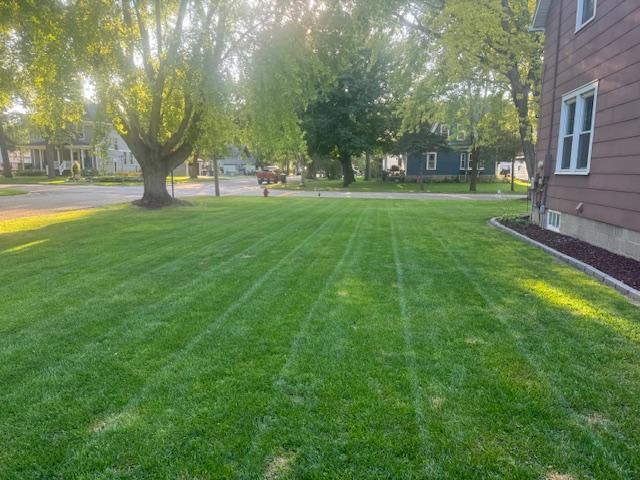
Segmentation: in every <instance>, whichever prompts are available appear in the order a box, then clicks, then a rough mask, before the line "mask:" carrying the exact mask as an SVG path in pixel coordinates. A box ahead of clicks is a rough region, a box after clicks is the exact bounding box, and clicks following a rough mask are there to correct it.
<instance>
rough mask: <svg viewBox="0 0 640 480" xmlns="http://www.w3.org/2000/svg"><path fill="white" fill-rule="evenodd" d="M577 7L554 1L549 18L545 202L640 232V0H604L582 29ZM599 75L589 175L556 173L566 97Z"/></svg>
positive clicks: (541, 148) (543, 119)
mask: <svg viewBox="0 0 640 480" xmlns="http://www.w3.org/2000/svg"><path fill="white" fill-rule="evenodd" d="M560 8H562V15H560ZM576 8H577V1H576V0H555V1H553V2H552V4H551V8H550V10H549V15H548V17H547V26H546V40H545V52H546V55H545V71H544V75H543V84H542V102H541V116H540V131H539V140H538V147H537V150H536V151H537V161H538V162H543V161H544V160H545V157H546V155H547V152H549V153H550V154H551V158H552V165H551V169H550V172H551V173H550V178H549V185H548V189H547V198H546V208H548V209H552V210H557V211H560V212H564V213H567V214H571V215H577V216H579V217H583V218H587V219H590V220H595V221H599V222H603V223H607V224H610V225H615V226H618V227H622V228H625V229H630V230H634V231H640V28H638V25H640V2H638V1H637V0H598V3H597V11H596V17H595V19H594V20H593V21H592V22H591V23H589V24H587V25H586V26H584V27H583V28H582V29H581V30H579V31H578V32H576V31H575V27H576ZM560 18H562V20H561V23H560V37H559V51H558V59H559V62H558V71H557V72H555V71H554V67H555V63H556V62H555V56H556V47H557V40H558V23H559V19H560ZM556 77H557V78H556ZM554 78H555V82H556V84H555V87H556V88H555V95H554ZM594 81H598V82H599V83H598V97H597V102H596V112H595V126H594V134H593V147H592V157H591V164H590V171H589V174H588V175H557V174H555V173H554V172H555V162H556V155H557V147H558V134H559V129H560V116H561V106H562V97H563V95H565V94H567V93H569V92H571V91H572V90H575V89H577V88H579V87H582V86H584V85H586V84H588V83H591V82H594ZM552 117H553V123H551V122H552ZM580 204H582V209H581V210H580V211H578V210H579V209H578V206H579V205H580Z"/></svg>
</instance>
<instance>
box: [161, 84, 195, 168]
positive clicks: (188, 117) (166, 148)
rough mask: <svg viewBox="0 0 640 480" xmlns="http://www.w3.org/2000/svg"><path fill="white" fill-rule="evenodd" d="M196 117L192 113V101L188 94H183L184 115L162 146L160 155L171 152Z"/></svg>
mask: <svg viewBox="0 0 640 480" xmlns="http://www.w3.org/2000/svg"><path fill="white" fill-rule="evenodd" d="M197 118H198V117H196V116H195V115H194V109H193V102H192V101H191V99H190V98H189V96H187V95H185V98H184V116H183V117H182V121H181V122H180V125H179V126H178V129H177V130H176V131H175V132H174V133H173V135H171V137H170V138H169V140H167V142H166V143H165V144H164V145H163V146H162V151H161V153H160V154H161V156H169V155H171V154H172V150H173V149H174V148H175V147H176V146H177V145H178V144H179V143H180V141H182V140H183V138H184V136H185V134H186V133H187V129H188V128H189V126H190V125H191V124H192V123H193V121H194V120H197Z"/></svg>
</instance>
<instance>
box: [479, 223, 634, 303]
mask: <svg viewBox="0 0 640 480" xmlns="http://www.w3.org/2000/svg"><path fill="white" fill-rule="evenodd" d="M488 223H489V225H491V226H492V227H494V228H497V229H498V230H502V231H503V232H506V233H509V234H511V235H513V236H514V237H516V238H518V239H520V240H523V241H524V242H526V243H528V244H530V245H533V246H534V247H538V248H540V249H542V250H544V251H545V252H547V253H550V254H551V255H553V256H554V257H556V258H558V259H559V260H562V261H563V262H565V263H567V264H569V265H571V266H572V267H574V268H577V269H578V270H581V271H582V272H584V273H586V274H587V275H589V276H590V277H593V278H595V279H597V280H599V281H600V282H602V283H604V284H605V285H607V286H609V287H612V288H614V289H615V290H617V291H618V292H619V293H621V294H623V295H624V296H626V297H628V298H630V299H631V300H633V301H634V303H636V304H637V305H640V291H639V290H636V289H635V288H633V287H630V286H629V285H627V284H625V283H623V282H621V281H620V280H618V279H616V278H614V277H612V276H611V275H609V274H608V273H604V272H603V271H602V270H598V269H597V268H595V267H592V266H591V265H589V264H587V263H584V262H582V261H580V260H578V259H576V258H573V257H572V256H570V255H567V254H566V253H562V252H560V251H558V250H556V249H555V248H551V247H549V246H548V245H545V244H543V243H540V242H538V241H537V240H534V239H532V238H529V237H527V236H526V235H523V234H521V233H520V232H516V231H515V230H512V229H511V228H509V227H507V226H505V225H503V224H501V223H500V222H499V221H498V217H493V218H491V219H489V221H488Z"/></svg>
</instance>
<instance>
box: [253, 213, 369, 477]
mask: <svg viewBox="0 0 640 480" xmlns="http://www.w3.org/2000/svg"><path fill="white" fill-rule="evenodd" d="M366 213H367V208H363V210H362V213H361V214H360V216H359V218H358V221H357V223H356V224H355V226H354V227H353V231H352V233H351V235H350V236H349V240H348V241H347V244H346V246H345V247H344V251H343V253H342V255H341V256H340V259H339V260H338V262H337V263H336V265H335V267H334V268H333V270H332V271H331V273H330V274H329V275H328V276H327V277H326V279H325V280H324V282H323V283H322V286H321V287H320V288H319V289H318V295H317V297H316V298H315V300H314V301H313V302H312V303H311V307H310V308H309V311H308V312H307V314H306V315H305V316H304V318H303V320H302V322H301V323H300V325H299V327H298V330H297V332H296V334H295V335H294V337H293V339H292V341H291V345H290V346H289V351H288V352H287V355H286V358H285V362H284V364H283V365H282V368H281V369H280V371H279V372H278V375H277V376H276V377H275V379H274V381H273V385H272V390H273V391H274V393H273V400H272V401H271V402H270V404H269V406H268V408H267V412H266V413H265V414H264V415H263V420H262V421H260V422H259V424H258V428H257V430H256V431H255V432H254V434H253V440H252V441H251V445H250V447H249V450H248V452H247V455H246V459H245V462H244V463H243V472H244V473H243V475H242V476H243V477H246V478H251V477H252V476H259V473H260V471H264V468H263V463H264V459H263V458H261V456H257V453H258V452H261V450H262V448H263V445H262V442H263V438H264V436H265V434H266V433H267V432H268V430H269V429H270V428H271V426H272V425H271V421H272V420H273V418H274V417H273V413H272V410H273V409H274V407H275V402H276V398H277V397H279V396H281V395H283V392H282V390H283V388H284V387H285V384H286V380H287V377H288V375H289V370H290V368H291V365H292V364H293V363H294V362H295V361H296V359H297V357H298V352H299V349H300V343H301V341H302V339H303V338H304V337H306V336H307V334H308V332H307V330H308V327H309V322H310V321H311V320H312V319H313V318H314V316H316V315H317V314H318V309H319V308H320V307H321V305H322V303H323V302H324V297H325V295H326V294H327V293H328V291H329V289H330V288H333V286H334V285H333V283H334V282H335V279H336V276H337V275H338V274H339V273H340V272H341V270H342V268H344V266H345V261H347V260H349V263H350V262H351V261H352V259H353V258H355V252H354V240H355V238H356V237H357V235H358V233H359V232H360V227H361V225H362V221H363V219H364V218H365V215H366ZM360 248H362V247H361V246H360ZM256 457H257V458H256ZM256 466H258V468H259V470H258V471H255V467H256ZM247 470H249V472H247Z"/></svg>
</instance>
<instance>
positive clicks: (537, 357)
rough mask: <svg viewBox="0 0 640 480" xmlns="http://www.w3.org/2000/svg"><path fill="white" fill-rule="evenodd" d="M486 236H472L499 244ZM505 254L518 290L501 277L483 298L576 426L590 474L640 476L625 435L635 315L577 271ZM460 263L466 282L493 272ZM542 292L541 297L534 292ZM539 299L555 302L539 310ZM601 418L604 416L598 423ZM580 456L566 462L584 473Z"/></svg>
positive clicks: (489, 283) (636, 403) (485, 265)
mask: <svg viewBox="0 0 640 480" xmlns="http://www.w3.org/2000/svg"><path fill="white" fill-rule="evenodd" d="M459 228H460V230H465V229H467V230H468V229H469V227H468V226H462V225H461V226H460V227H459ZM486 233H487V234H488V235H486V234H485V235H482V233H481V232H478V231H476V233H475V236H477V237H478V240H479V241H481V242H487V243H490V242H491V241H492V237H494V236H495V237H498V238H500V233H499V232H496V231H494V230H489V229H487V232H486ZM441 241H444V239H442V238H441ZM456 242H457V240H454V241H453V242H451V241H450V240H449V241H448V244H449V246H450V247H451V246H452V243H453V244H455V243H456ZM510 247H511V248H510ZM454 248H455V247H454ZM507 249H509V250H512V251H513V253H511V254H510V255H508V258H510V259H518V261H519V262H520V263H519V264H516V263H515V262H514V271H515V272H519V273H520V274H519V275H518V274H516V275H514V277H513V278H514V280H515V284H514V282H511V284H509V283H505V282H504V281H501V280H502V278H501V277H500V276H499V275H489V276H487V278H486V279H485V281H484V282H483V283H482V286H483V292H484V296H485V297H487V296H489V297H490V298H491V299H492V305H493V307H494V309H495V311H496V315H497V316H498V317H499V318H501V319H503V321H504V323H505V324H506V325H507V326H508V328H509V330H510V331H511V332H512V334H513V335H515V337H516V340H517V346H518V348H519V349H520V350H521V351H523V352H524V354H526V358H528V359H530V361H533V362H534V364H535V367H534V368H535V370H536V371H537V372H540V373H541V374H542V375H543V378H544V380H545V381H546V382H547V383H548V384H549V385H550V386H551V388H552V390H551V391H552V392H555V394H556V395H560V398H559V399H558V400H554V403H557V402H559V405H560V406H561V407H562V408H564V409H565V410H566V416H567V419H566V422H567V423H568V424H569V425H570V426H571V427H573V426H577V428H575V429H573V430H575V432H576V433H575V436H576V437H577V439H576V440H574V441H576V442H580V443H584V444H585V445H587V446H588V445H592V447H591V448H590V450H589V451H588V456H589V458H590V465H589V467H590V468H593V469H595V471H596V472H597V474H598V475H600V476H607V477H612V478H628V477H629V476H630V475H631V476H632V473H631V472H634V471H637V470H638V468H640V457H638V455H636V453H637V450H636V448H635V445H637V444H638V441H640V436H639V435H638V432H635V434H632V435H631V436H629V434H625V433H623V432H624V431H625V430H626V429H625V427H624V426H625V425H628V424H629V422H630V421H631V422H632V421H633V417H634V414H633V413H632V412H634V411H638V410H640V399H639V398H638V397H637V396H633V395H629V392H630V386H632V385H638V384H640V372H638V370H637V369H636V368H634V367H633V365H634V364H635V365H637V364H639V363H640V356H639V352H638V342H637V341H636V340H635V338H636V332H637V331H638V329H639V328H640V312H639V311H638V309H637V308H635V307H634V306H632V305H631V304H630V303H629V302H628V301H627V300H626V299H625V298H623V297H622V296H620V295H619V294H617V293H615V292H612V291H611V290H610V289H608V288H607V287H603V286H602V285H601V284H599V283H598V282H595V281H594V280H593V279H591V278H589V277H586V276H585V275H583V274H582V273H580V272H578V271H576V270H575V269H572V268H570V267H567V266H565V265H562V264H557V263H551V264H550V265H548V266H547V267H544V268H541V267H540V265H541V264H543V265H544V264H545V263H548V262H549V256H548V255H547V254H545V253H543V252H540V251H538V250H536V249H533V248H530V247H526V246H523V245H522V244H520V243H519V242H515V241H513V240H512V239H507V241H506V242H505V245H504V246H502V250H503V251H505V253H510V252H509V250H507ZM519 251H521V252H522V253H521V254H520V255H518V254H517V253H516V252H519ZM458 257H460V260H459V261H460V262H464V263H462V264H463V265H465V268H466V269H467V272H466V275H467V277H473V278H479V272H481V271H484V272H486V271H487V270H490V259H489V260H488V259H487V258H486V257H478V258H475V259H472V257H471V256H470V254H469V253H468V252H463V253H462V254H460V255H458ZM518 267H520V268H518ZM507 286H510V288H508V287H507ZM539 286H540V288H542V293H539V292H538V291H537V290H536V288H538V287H539ZM544 295H555V298H554V297H553V296H551V297H550V298H549V300H551V301H550V302H541V301H540V300H541V299H546V298H545V296H544ZM583 295H586V298H588V301H587V300H584V299H582V296H583ZM485 301H486V299H485ZM613 352H615V353H613ZM604 411H607V412H608V414H607V415H603V414H602V412H604ZM570 430H571V429H570ZM582 437H585V438H586V440H585V439H582ZM584 455H586V454H582V455H578V456H577V457H575V458H573V459H570V460H571V461H572V462H573V464H574V465H573V467H572V468H574V469H575V470H576V471H578V472H580V471H589V470H588V468H589V467H587V465H585V464H584V463H585V462H584V461H583V457H584ZM631 459H634V460H633V461H630V460H631Z"/></svg>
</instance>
